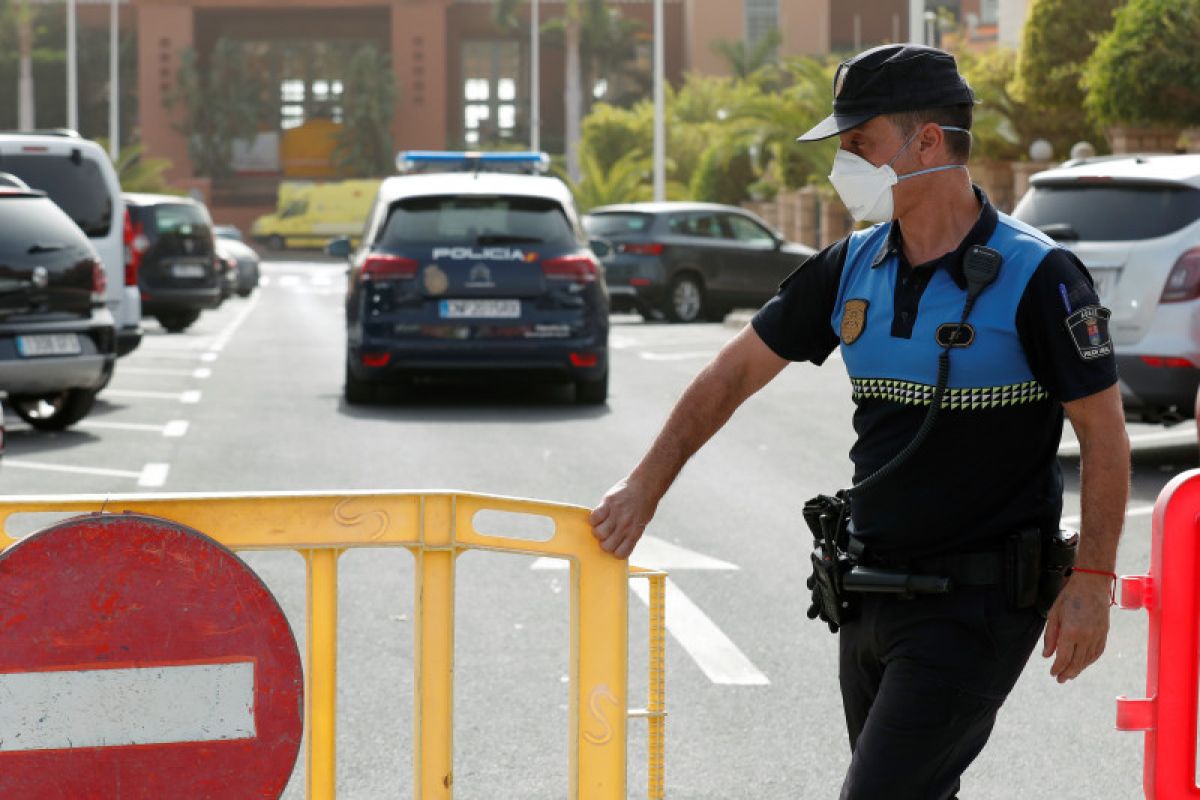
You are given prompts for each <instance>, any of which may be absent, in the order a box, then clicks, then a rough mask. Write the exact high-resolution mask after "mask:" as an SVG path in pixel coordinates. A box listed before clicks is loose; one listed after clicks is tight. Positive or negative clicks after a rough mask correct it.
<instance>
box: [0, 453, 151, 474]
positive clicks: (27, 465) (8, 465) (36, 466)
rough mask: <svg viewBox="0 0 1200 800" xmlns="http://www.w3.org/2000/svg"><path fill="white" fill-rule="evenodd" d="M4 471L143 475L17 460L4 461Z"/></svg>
mask: <svg viewBox="0 0 1200 800" xmlns="http://www.w3.org/2000/svg"><path fill="white" fill-rule="evenodd" d="M4 468H5V469H33V470H41V471H43V472H69V473H72V474H75V475H102V476H104V477H108V478H134V479H140V478H141V477H142V475H143V473H144V470H143V471H142V472H130V471H129V470H127V469H101V468H100V467H74V466H64V465H62V464H43V463H41V462H40V461H23V460H18V459H12V458H6V459H4Z"/></svg>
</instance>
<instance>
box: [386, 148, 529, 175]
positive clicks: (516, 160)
mask: <svg viewBox="0 0 1200 800" xmlns="http://www.w3.org/2000/svg"><path fill="white" fill-rule="evenodd" d="M522 168H524V169H525V170H528V171H530V172H546V171H547V170H549V169H550V156H548V155H546V154H545V153H534V152H526V151H521V152H503V153H482V152H478V151H474V150H402V151H401V152H399V153H398V154H397V155H396V169H398V170H399V171H400V172H422V171H424V172H459V171H471V170H480V171H485V172H486V171H488V170H489V169H493V170H502V171H507V172H511V171H515V170H521V169H522Z"/></svg>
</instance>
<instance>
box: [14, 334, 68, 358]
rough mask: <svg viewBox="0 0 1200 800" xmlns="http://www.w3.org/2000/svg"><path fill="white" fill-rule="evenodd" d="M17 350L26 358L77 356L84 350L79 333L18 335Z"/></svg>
mask: <svg viewBox="0 0 1200 800" xmlns="http://www.w3.org/2000/svg"><path fill="white" fill-rule="evenodd" d="M17 352H18V353H20V354H21V355H22V356H23V357H25V358H36V357H38V356H77V355H79V354H80V353H82V352H83V345H81V344H80V343H79V335H78V334H74V333H42V334H37V335H35V336H18V337H17Z"/></svg>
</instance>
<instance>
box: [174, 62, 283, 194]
mask: <svg viewBox="0 0 1200 800" xmlns="http://www.w3.org/2000/svg"><path fill="white" fill-rule="evenodd" d="M180 59H181V64H180V67H179V73H178V76H177V77H176V81H175V86H174V88H173V90H172V91H171V93H170V94H168V96H167V98H166V102H167V107H168V108H172V109H178V110H179V117H178V121H177V122H176V123H175V124H174V128H175V130H177V131H179V132H180V133H182V134H183V135H184V136H186V137H187V140H188V155H189V156H190V157H191V159H192V166H193V168H194V170H195V173H196V174H197V175H205V176H208V177H212V178H219V177H224V176H226V175H229V174H230V173H231V172H232V170H233V167H232V162H233V143H234V141H235V140H237V139H251V138H253V137H254V136H255V135H257V133H258V129H259V123H260V121H262V120H263V119H264V118H265V116H266V109H267V108H268V101H267V97H268V91H267V86H266V83H265V81H264V80H263V79H262V77H261V74H260V73H259V72H258V71H257V70H254V69H252V68H251V67H250V65H249V62H248V60H247V58H246V55H245V52H244V51H243V49H242V47H241V45H240V44H239V43H237V42H234V41H232V40H229V39H219V40H217V43H216V45H215V46H214V47H213V50H212V53H211V54H210V56H209V58H207V59H206V60H205V63H201V61H200V58H199V56H198V55H197V53H196V51H195V50H194V49H192V48H188V49H186V50H184V51H183V53H182V54H181V55H180Z"/></svg>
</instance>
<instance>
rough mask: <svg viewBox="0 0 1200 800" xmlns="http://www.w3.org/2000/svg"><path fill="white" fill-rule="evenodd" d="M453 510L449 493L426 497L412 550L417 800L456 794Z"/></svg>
mask: <svg viewBox="0 0 1200 800" xmlns="http://www.w3.org/2000/svg"><path fill="white" fill-rule="evenodd" d="M453 513H454V507H453V500H452V499H451V498H448V497H446V498H441V497H431V498H426V500H425V501H424V513H423V516H422V536H421V538H422V542H423V546H422V547H421V548H420V549H419V550H418V551H417V553H416V557H417V570H416V602H415V606H416V626H415V628H414V635H415V636H416V641H415V642H414V647H415V656H414V660H415V662H416V680H415V683H414V687H413V688H414V693H415V696H414V698H413V743H414V745H415V750H414V755H413V758H414V763H413V783H414V787H415V791H414V793H413V796H414V797H419V798H421V800H449V799H450V798H451V797H453V796H454V559H455V557H456V551H455V548H454V535H453V527H452V526H453V520H454V515H453Z"/></svg>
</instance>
